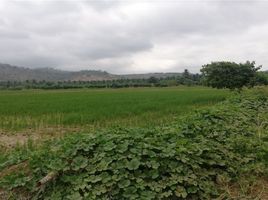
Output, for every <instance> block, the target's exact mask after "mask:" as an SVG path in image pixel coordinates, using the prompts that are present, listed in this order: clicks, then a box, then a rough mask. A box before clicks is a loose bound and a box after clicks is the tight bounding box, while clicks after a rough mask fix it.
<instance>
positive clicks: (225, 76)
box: [201, 61, 261, 90]
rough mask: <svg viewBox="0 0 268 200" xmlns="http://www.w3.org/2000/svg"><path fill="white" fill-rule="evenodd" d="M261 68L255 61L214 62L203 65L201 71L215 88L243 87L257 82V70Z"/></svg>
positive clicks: (209, 84) (206, 81) (251, 85)
mask: <svg viewBox="0 0 268 200" xmlns="http://www.w3.org/2000/svg"><path fill="white" fill-rule="evenodd" d="M260 68H261V66H260V67H256V66H255V62H254V61H253V62H249V61H247V62H246V63H240V64H237V63H235V62H212V63H211V64H207V65H204V66H202V69H201V72H202V74H203V77H204V81H205V83H206V84H207V85H208V86H212V87H214V88H228V89H232V90H233V89H241V88H242V87H244V86H246V87H253V86H254V85H256V84H257V81H258V79H257V77H258V76H257V71H258V70H259V69H260Z"/></svg>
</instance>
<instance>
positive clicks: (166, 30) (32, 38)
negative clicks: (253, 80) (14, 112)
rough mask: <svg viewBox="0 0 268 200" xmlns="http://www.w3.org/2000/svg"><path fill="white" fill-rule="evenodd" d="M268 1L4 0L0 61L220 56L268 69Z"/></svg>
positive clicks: (39, 63) (53, 63)
mask: <svg viewBox="0 0 268 200" xmlns="http://www.w3.org/2000/svg"><path fill="white" fill-rule="evenodd" d="M267 9H268V2H267V1H216V0H215V1H213V0H211V1H201V0H199V1H198V0H196V1H180V0H177V1H176V0H172V1H171V0H170V1H169V0H168V1H164V0H138V1H128V0H125V1H123V0H121V1H116V0H110V1H109V0H102V1H72V0H57V1H52V0H35V1H33V0H32V1H31V0H28V1H27V0H23V1H22V0H21V1H20V0H17V1H5V0H2V1H0V62H2V63H10V64H14V65H19V66H26V67H32V68H36V67H48V66H49V67H56V68H59V69H67V70H80V69H103V70H107V71H109V72H113V73H141V72H153V71H156V72H162V71H182V70H183V69H184V68H188V69H190V71H193V72H198V71H199V68H200V66H201V65H202V64H205V63H207V62H210V61H216V60H232V61H236V62H244V61H246V60H255V61H257V64H262V65H263V66H264V67H263V69H267V70H268V58H267V55H268V49H267V45H268V37H267V35H268V13H267V12H266V10H267Z"/></svg>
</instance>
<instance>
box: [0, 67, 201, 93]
mask: <svg viewBox="0 0 268 200" xmlns="http://www.w3.org/2000/svg"><path fill="white" fill-rule="evenodd" d="M200 82H201V75H200V74H191V73H189V71H188V70H185V71H184V73H182V75H177V76H170V77H165V78H156V77H153V76H152V77H150V78H147V79H146V78H142V79H114V80H98V81H54V82H52V81H45V80H43V81H36V80H26V81H3V82H0V89H9V90H21V89H75V88H128V87H170V86H178V85H188V86H191V85H200Z"/></svg>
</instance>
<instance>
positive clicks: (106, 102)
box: [0, 87, 230, 132]
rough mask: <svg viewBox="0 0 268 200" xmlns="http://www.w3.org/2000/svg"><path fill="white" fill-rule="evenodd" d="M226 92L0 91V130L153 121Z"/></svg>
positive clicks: (200, 89) (216, 99)
mask: <svg viewBox="0 0 268 200" xmlns="http://www.w3.org/2000/svg"><path fill="white" fill-rule="evenodd" d="M229 94H230V93H229V92H228V91H226V90H215V89H209V88H204V87H177V88H153V89H152V88H137V89H116V90H112V89H101V90H93V89H91V90H89V89H85V90H54V91H53V90H51V91H44V90H43V91H42V90H27V91H1V92H0V119H1V120H0V129H1V130H3V131H8V132H12V131H21V130H24V129H34V130H37V129H38V130H42V129H44V128H46V127H70V126H72V127H86V126H88V127H94V128H96V127H107V126H115V125H121V126H124V125H126V126H130V125H131V126H147V125H156V124H157V125H158V124H159V123H165V122H169V121H170V120H171V119H172V118H174V117H178V116H180V115H183V114H185V113H188V112H190V111H194V110H195V109H196V108H200V107H204V106H209V105H212V104H215V103H217V102H219V101H222V100H224V99H225V98H226V97H227V96H228V95H229Z"/></svg>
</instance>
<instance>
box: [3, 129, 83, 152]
mask: <svg viewBox="0 0 268 200" xmlns="http://www.w3.org/2000/svg"><path fill="white" fill-rule="evenodd" d="M81 131H83V130H82V129H81V128H77V127H72V128H69V127H68V128H66V127H47V128H44V129H42V130H33V129H29V130H24V131H23V132H7V131H3V130H2V131H1V130H0V149H1V148H2V149H12V148H14V147H16V146H21V145H24V144H26V143H27V142H28V141H29V140H31V141H32V142H34V143H38V142H40V141H43V140H47V139H51V138H56V137H63V136H64V135H65V134H67V133H68V134H69V133H70V134H71V133H77V132H81Z"/></svg>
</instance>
